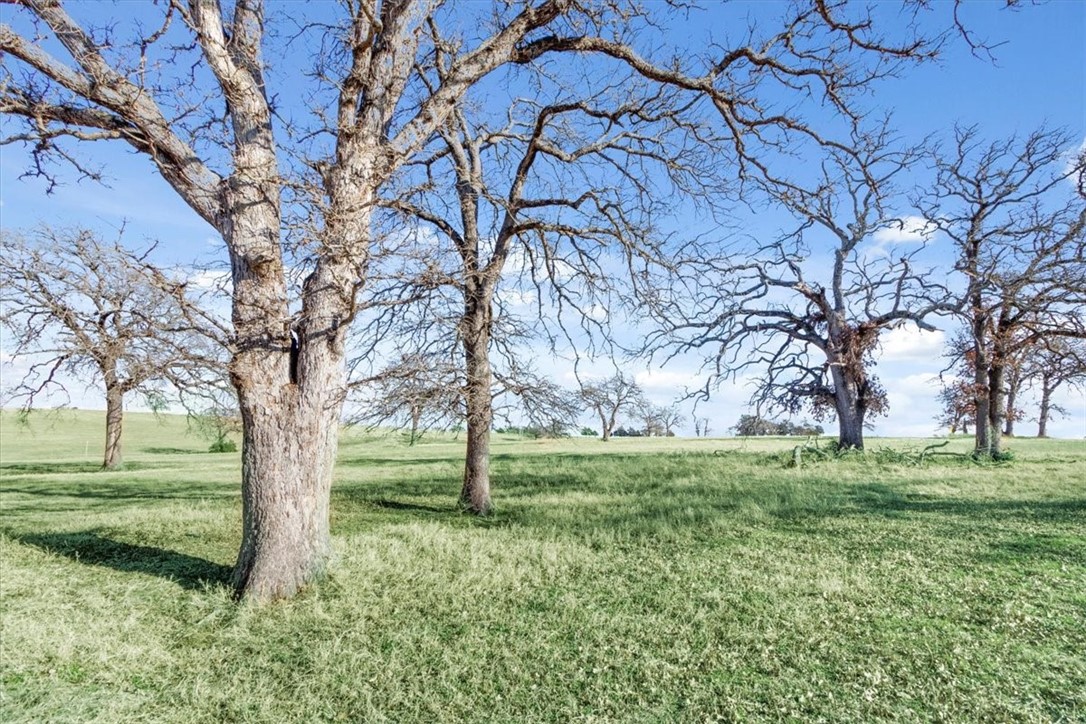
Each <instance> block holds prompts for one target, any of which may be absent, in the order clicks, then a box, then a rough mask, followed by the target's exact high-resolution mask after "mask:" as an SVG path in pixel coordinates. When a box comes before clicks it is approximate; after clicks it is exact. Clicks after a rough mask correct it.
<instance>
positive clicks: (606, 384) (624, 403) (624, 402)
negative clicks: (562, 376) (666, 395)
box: [581, 372, 645, 442]
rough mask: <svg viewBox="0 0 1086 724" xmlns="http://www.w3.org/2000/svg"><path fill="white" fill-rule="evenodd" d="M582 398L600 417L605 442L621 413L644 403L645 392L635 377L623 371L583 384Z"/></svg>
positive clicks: (634, 409)
mask: <svg viewBox="0 0 1086 724" xmlns="http://www.w3.org/2000/svg"><path fill="white" fill-rule="evenodd" d="M581 399H582V400H583V401H584V402H585V403H586V404H587V405H588V407H589V409H591V410H592V411H593V412H595V413H596V415H597V416H598V417H599V418H600V428H601V429H602V430H603V434H602V439H603V440H604V442H606V441H607V440H610V439H611V434H612V433H613V432H614V431H615V425H616V424H617V423H618V416H619V414H620V413H623V412H627V413H633V412H634V411H636V410H637V409H638V408H640V407H642V406H643V405H644V400H645V394H644V392H643V391H642V390H641V387H640V386H639V385H638V384H637V383H636V382H634V380H633V379H631V378H628V377H626V376H625V375H624V374H622V373H621V372H616V373H615V374H614V375H612V376H611V377H608V378H607V379H605V380H601V381H598V382H589V383H585V384H582V385H581Z"/></svg>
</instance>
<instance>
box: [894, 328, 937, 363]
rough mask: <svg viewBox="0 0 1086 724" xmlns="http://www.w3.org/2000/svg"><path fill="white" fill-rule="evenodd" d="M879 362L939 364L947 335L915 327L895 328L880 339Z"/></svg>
mask: <svg viewBox="0 0 1086 724" xmlns="http://www.w3.org/2000/svg"><path fill="white" fill-rule="evenodd" d="M879 344H880V352H879V355H878V360H879V362H880V363H882V362H932V363H936V364H938V363H939V362H940V361H941V360H940V357H941V355H942V354H943V347H944V345H945V344H946V333H944V332H942V331H941V330H938V329H937V330H935V331H933V332H929V331H927V330H923V329H920V328H919V327H916V326H914V325H908V326H903V327H895V328H894V329H891V330H890V331H889V332H887V333H886V334H884V335H882V336H881V337H880V339H879Z"/></svg>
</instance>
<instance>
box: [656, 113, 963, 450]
mask: <svg viewBox="0 0 1086 724" xmlns="http://www.w3.org/2000/svg"><path fill="white" fill-rule="evenodd" d="M917 155H918V152H917V151H915V150H909V149H905V150H899V149H897V148H895V147H894V144H893V139H892V138H891V137H890V135H889V131H888V130H887V128H886V126H885V125H884V126H883V127H882V128H881V129H880V130H879V131H878V132H876V133H874V134H870V135H865V134H859V133H857V134H856V135H855V136H854V138H853V140H852V143H851V145H850V146H849V147H848V148H847V149H846V148H831V149H829V151H828V155H827V158H826V160H825V161H824V162H823V164H822V166H821V169H820V170H819V171H818V172H817V173H816V174H814V177H813V178H811V179H809V180H807V181H806V182H804V181H803V180H793V179H789V178H785V177H782V176H779V175H776V174H775V173H774V172H772V171H770V170H767V171H766V172H765V173H764V175H763V176H762V178H761V179H759V180H758V181H757V182H758V183H759V185H760V186H761V190H762V191H763V192H764V194H765V196H766V198H767V199H768V201H769V202H770V203H773V204H778V205H780V206H783V207H784V208H787V209H788V210H789V211H790V212H791V213H792V214H793V215H794V216H795V217H796V219H797V222H798V223H797V225H796V227H795V228H794V229H792V230H790V231H788V232H787V233H785V234H783V235H782V236H780V237H779V238H777V239H774V240H772V241H768V242H763V241H757V240H741V241H738V242H732V243H729V244H721V245H719V246H708V247H706V246H704V245H701V244H693V245H691V246H690V248H689V250H688V251H687V252H686V254H685V256H686V258H685V259H683V260H682V262H681V263H680V265H679V267H678V268H679V274H678V276H677V277H676V280H675V281H673V282H672V286H671V293H670V294H665V295H661V296H659V297H657V298H656V299H655V300H654V304H653V307H652V308H653V312H654V315H655V317H656V319H657V321H658V323H659V330H658V332H657V333H656V334H655V335H654V336H653V337H652V338H651V339H650V342H649V345H648V348H649V349H650V350H653V351H660V350H664V351H666V352H667V353H668V354H670V355H674V354H676V353H677V352H678V353H683V352H688V351H696V350H708V355H707V359H706V367H707V369H708V372H709V375H708V381H707V382H706V387H705V388H704V389H703V390H702V393H701V394H702V395H703V396H708V394H709V388H710V386H711V385H712V384H713V383H715V382H717V381H719V380H720V379H721V378H722V377H725V376H735V375H739V374H741V373H744V372H746V371H748V370H749V371H757V372H758V373H760V374H761V377H760V379H759V382H758V386H757V391H756V392H755V395H754V399H753V400H752V402H753V403H754V404H755V405H756V407H757V408H758V409H761V408H763V407H768V408H770V409H773V408H776V409H781V410H784V411H786V412H789V413H795V412H798V411H799V410H800V409H801V408H802V407H804V406H810V408H811V409H812V410H813V411H814V413H815V415H816V417H819V418H821V417H823V416H825V415H833V416H835V417H836V418H837V424H838V445H839V446H840V447H841V448H842V449H845V448H858V449H862V448H863V445H864V440H863V431H864V426H865V424H866V423H867V420H868V417H869V416H870V415H873V414H879V413H882V412H884V411H885V410H886V406H887V402H886V395H885V393H884V391H883V389H882V386H881V385H880V384H879V381H878V378H877V377H875V375H874V374H873V373H872V369H871V368H872V367H873V365H874V353H875V352H876V350H877V349H878V344H879V336H880V335H881V334H882V333H883V332H884V331H886V330H889V329H892V328H895V327H899V326H901V325H904V324H912V325H915V326H917V327H919V328H921V329H933V327H932V325H931V322H930V321H929V318H930V317H931V315H933V314H935V313H938V312H946V311H951V310H953V309H954V308H955V305H954V303H953V301H952V300H951V294H950V292H949V290H948V289H947V288H946V287H945V286H944V285H942V284H940V283H938V282H937V281H936V280H935V276H934V275H933V274H932V273H931V271H930V270H928V269H925V268H924V267H923V266H921V265H920V264H918V263H917V262H916V257H917V255H918V254H919V253H920V252H921V251H922V250H923V248H924V244H923V243H922V242H923V239H922V236H923V234H922V232H919V231H918V230H913V229H904V228H903V225H904V223H905V222H903V221H902V220H901V219H900V218H898V216H897V215H896V213H895V210H894V206H893V203H894V198H895V191H894V188H893V182H894V179H895V177H896V176H898V175H899V174H901V173H902V172H904V171H905V170H906V169H908V168H909V167H910V165H911V164H912V163H914V162H915V161H916V159H917ZM903 231H905V232H910V233H911V234H912V235H914V236H916V235H919V236H921V239H920V241H921V243H919V244H915V245H913V248H911V249H910V248H907V247H891V248H889V249H888V250H887V249H882V248H879V247H877V246H875V245H874V244H873V243H872V240H873V237H874V236H875V235H877V234H879V233H880V232H881V233H887V232H889V233H890V234H891V235H893V234H900V233H901V232H903ZM823 239H825V240H826V241H825V242H824V241H822V240H823Z"/></svg>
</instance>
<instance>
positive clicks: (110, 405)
mask: <svg viewBox="0 0 1086 724" xmlns="http://www.w3.org/2000/svg"><path fill="white" fill-rule="evenodd" d="M123 422H124V392H122V391H121V386H120V384H118V383H117V382H116V381H114V382H113V383H112V384H110V383H109V382H107V383H106V450H105V455H104V456H103V458H102V467H103V468H106V469H107V470H111V469H113V468H117V467H120V465H121V463H122V462H123V458H122V456H121V428H122V424H123Z"/></svg>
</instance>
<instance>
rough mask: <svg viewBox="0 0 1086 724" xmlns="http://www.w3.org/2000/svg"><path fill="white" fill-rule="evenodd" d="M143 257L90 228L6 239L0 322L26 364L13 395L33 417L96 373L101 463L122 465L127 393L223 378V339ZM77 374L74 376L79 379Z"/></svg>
mask: <svg viewBox="0 0 1086 724" xmlns="http://www.w3.org/2000/svg"><path fill="white" fill-rule="evenodd" d="M153 248H154V247H153V246H152V247H150V248H147V249H144V250H142V251H133V250H130V249H128V248H126V247H124V246H123V245H122V244H121V243H120V241H119V240H118V241H114V242H112V243H107V242H104V241H102V240H101V239H100V238H99V237H98V236H97V235H96V234H94V233H93V232H91V231H88V230H85V229H71V230H58V229H51V228H48V227H42V228H39V229H37V230H35V231H32V232H30V233H25V234H24V233H21V232H7V231H5V232H3V233H2V235H0V305H2V308H3V313H2V315H0V324H2V325H3V327H4V328H5V329H6V330H7V333H8V335H10V339H11V340H13V342H14V344H13V345H12V346H11V347H10V348H9V351H10V353H11V354H12V355H13V356H15V357H16V358H25V359H26V361H27V362H28V363H29V366H28V367H27V369H26V373H25V374H24V375H23V376H22V379H21V380H20V382H19V383H18V384H17V385H16V386H14V387H13V388H12V389H11V390H10V391H9V394H10V395H11V396H12V397H13V398H14V399H19V400H20V401H21V403H22V406H23V409H24V410H26V411H29V410H30V409H31V408H33V407H34V405H35V404H36V403H38V402H39V401H40V400H41V399H42V397H44V396H45V395H47V394H48V393H50V392H60V393H65V394H66V392H67V390H66V387H65V386H66V385H70V384H72V382H73V381H74V380H80V379H86V376H87V375H88V373H89V374H91V375H92V376H94V377H97V378H98V381H99V382H100V383H101V384H102V386H103V389H104V392H105V398H106V444H105V454H104V456H103V460H102V466H103V467H105V468H115V467H117V466H119V465H120V464H121V462H122V455H121V431H122V427H123V421H124V400H125V396H126V395H128V394H130V393H133V392H143V393H145V394H147V395H151V396H154V397H158V396H161V394H162V387H163V385H167V384H172V385H173V386H174V387H175V388H178V389H182V390H186V389H187V390H193V392H194V393H195V394H202V391H201V390H202V388H205V387H207V386H210V385H213V384H214V382H215V380H216V379H219V378H221V376H222V371H223V354H222V348H221V346H220V345H221V344H222V343H223V341H224V337H225V334H222V332H223V330H221V329H218V328H217V324H216V321H215V319H214V318H213V317H212V316H211V315H210V314H208V313H206V312H205V311H203V310H202V309H201V308H200V306H199V304H198V299H197V298H196V296H195V295H194V294H192V293H191V292H190V291H189V290H188V289H187V286H188V284H187V281H186V280H184V279H178V278H171V277H170V276H167V275H166V274H164V273H163V272H162V271H160V270H159V269H157V268H156V267H155V266H153V265H152V263H151V261H150V255H151V252H152V250H153ZM73 378H74V379H73Z"/></svg>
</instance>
